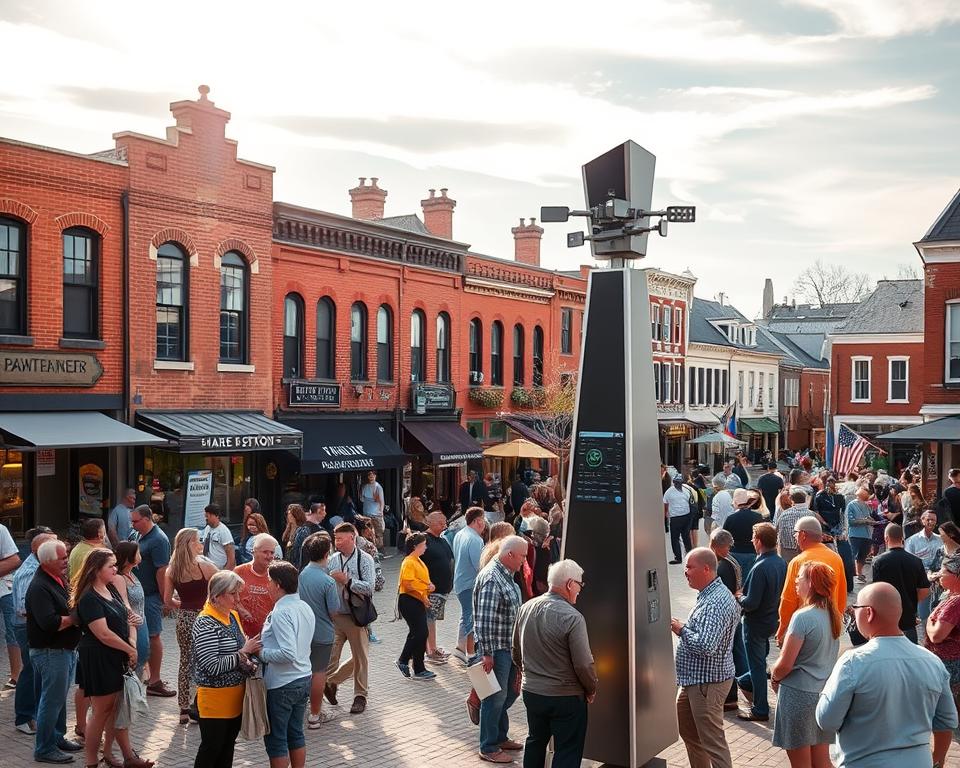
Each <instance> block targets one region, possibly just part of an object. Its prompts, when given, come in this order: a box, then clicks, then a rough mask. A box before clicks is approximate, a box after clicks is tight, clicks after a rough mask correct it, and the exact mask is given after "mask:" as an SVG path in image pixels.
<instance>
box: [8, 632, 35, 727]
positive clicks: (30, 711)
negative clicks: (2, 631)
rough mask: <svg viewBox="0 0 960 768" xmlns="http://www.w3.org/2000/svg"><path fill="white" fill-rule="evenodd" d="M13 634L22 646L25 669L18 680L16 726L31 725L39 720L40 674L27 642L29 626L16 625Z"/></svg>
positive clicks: (15, 701) (15, 705)
mask: <svg viewBox="0 0 960 768" xmlns="http://www.w3.org/2000/svg"><path fill="white" fill-rule="evenodd" d="M13 632H14V634H15V635H16V637H17V644H18V645H19V646H20V658H21V659H23V669H22V670H20V677H18V678H17V693H16V695H15V698H14V700H13V711H14V722H13V724H14V725H21V724H22V723H29V722H30V721H31V720H36V719H37V701H39V699H40V673H39V672H37V670H35V669H34V667H33V662H32V661H30V644H29V643H28V642H27V625H26V624H14V625H13Z"/></svg>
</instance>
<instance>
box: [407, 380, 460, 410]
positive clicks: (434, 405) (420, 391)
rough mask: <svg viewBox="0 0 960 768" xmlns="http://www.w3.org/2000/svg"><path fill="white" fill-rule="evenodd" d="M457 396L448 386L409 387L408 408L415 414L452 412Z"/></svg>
mask: <svg viewBox="0 0 960 768" xmlns="http://www.w3.org/2000/svg"><path fill="white" fill-rule="evenodd" d="M456 400H457V395H456V392H454V389H453V386H452V385H450V384H422V383H417V384H414V385H413V386H412V387H410V406H411V407H412V408H413V409H414V410H415V411H416V412H417V413H431V412H434V411H452V410H453V408H454V406H455V405H456Z"/></svg>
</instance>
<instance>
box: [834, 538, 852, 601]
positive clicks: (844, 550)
mask: <svg viewBox="0 0 960 768" xmlns="http://www.w3.org/2000/svg"><path fill="white" fill-rule="evenodd" d="M837 554H838V555H840V559H841V560H843V575H844V576H845V577H846V579H847V594H850V593H851V592H853V574H854V569H853V549H852V548H851V547H850V542H849V541H840V540H838V541H837Z"/></svg>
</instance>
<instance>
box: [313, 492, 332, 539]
mask: <svg viewBox="0 0 960 768" xmlns="http://www.w3.org/2000/svg"><path fill="white" fill-rule="evenodd" d="M307 522H310V523H316V524H317V525H319V526H320V529H321V530H323V531H326V532H327V535H328V536H329V537H330V539H331V540H333V526H332V525H330V518H329V517H327V505H326V503H324V502H322V501H315V502H313V504H311V505H310V511H309V512H308V513H307Z"/></svg>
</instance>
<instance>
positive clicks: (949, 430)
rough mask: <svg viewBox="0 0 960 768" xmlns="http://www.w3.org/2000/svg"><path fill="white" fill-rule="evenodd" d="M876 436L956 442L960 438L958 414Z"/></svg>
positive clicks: (884, 438)
mask: <svg viewBox="0 0 960 768" xmlns="http://www.w3.org/2000/svg"><path fill="white" fill-rule="evenodd" d="M877 438H878V439H880V440H889V441H891V442H904V443H924V442H927V441H930V442H940V441H944V442H956V441H957V440H960V416H947V417H945V418H942V419H936V420H934V421H928V422H925V423H924V424H916V425H915V426H912V427H905V428H904V429H897V430H895V431H893V432H887V433H886V434H885V435H877Z"/></svg>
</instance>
